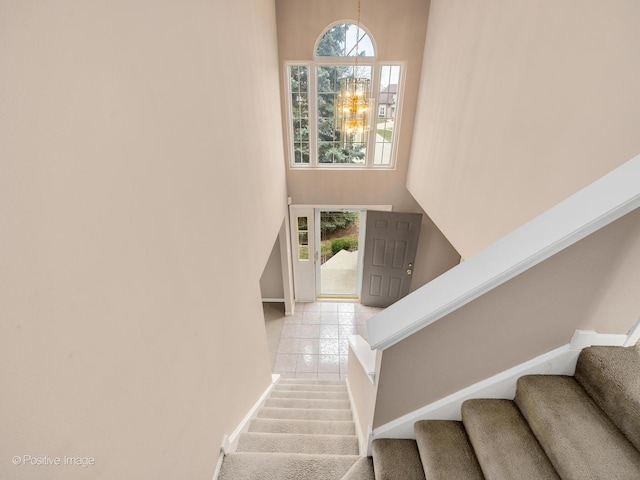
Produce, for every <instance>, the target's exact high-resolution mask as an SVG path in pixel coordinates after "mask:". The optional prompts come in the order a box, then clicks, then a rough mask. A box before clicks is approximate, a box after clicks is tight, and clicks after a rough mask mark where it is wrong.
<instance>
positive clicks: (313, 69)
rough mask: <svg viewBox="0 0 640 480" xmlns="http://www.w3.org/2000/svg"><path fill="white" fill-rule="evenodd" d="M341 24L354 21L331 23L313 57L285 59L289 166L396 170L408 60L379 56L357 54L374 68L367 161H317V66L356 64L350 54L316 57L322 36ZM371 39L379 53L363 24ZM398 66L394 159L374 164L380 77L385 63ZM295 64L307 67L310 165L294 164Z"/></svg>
mask: <svg viewBox="0 0 640 480" xmlns="http://www.w3.org/2000/svg"><path fill="white" fill-rule="evenodd" d="M342 23H353V21H351V20H341V21H337V22H334V23H332V24H331V25H329V27H327V28H326V29H325V30H324V31H323V32H322V34H321V35H320V36H319V37H318V39H317V40H316V43H315V45H314V48H313V54H314V57H313V60H311V61H309V60H302V61H286V62H284V76H283V78H284V79H285V82H284V84H285V96H286V122H287V128H286V143H287V148H286V152H287V155H288V157H289V162H288V163H289V168H291V169H296V170H298V169H299V170H308V169H322V170H345V169H356V170H394V169H395V168H396V156H397V151H398V139H399V136H400V123H401V122H400V119H401V118H402V97H403V96H404V81H405V71H406V62H399V61H380V60H378V58H377V56H374V57H358V66H370V67H371V90H372V95H373V96H374V103H375V104H374V106H373V112H375V115H372V116H371V117H372V121H373V122H375V125H373V126H372V129H371V131H370V134H369V135H368V138H367V150H366V152H367V154H366V160H365V163H364V164H357V163H340V164H337V163H334V164H329V163H327V164H325V163H322V164H320V163H318V111H317V109H318V88H317V87H318V67H321V66H332V65H353V64H354V63H355V58H356V57H354V56H351V57H317V56H315V52H316V51H317V47H318V42H320V40H321V39H322V37H323V36H324V35H325V34H326V33H327V32H328V31H329V30H330V29H331V28H333V27H334V26H335V25H337V24H342ZM360 27H361V28H362V29H363V30H364V31H365V32H366V33H367V34H368V35H369V38H370V39H371V43H372V45H373V48H374V52H377V51H378V50H377V46H376V44H375V40H374V38H373V36H372V35H371V33H370V32H369V30H368V29H366V28H364V27H362V25H361V26H360ZM388 65H391V66H399V67H400V78H399V79H398V94H397V95H396V105H395V107H396V110H395V123H394V128H393V138H392V140H391V149H392V150H391V161H390V163H389V164H388V165H374V158H375V147H376V141H375V140H376V133H375V130H376V128H375V127H376V126H377V122H378V119H379V118H380V117H379V116H378V114H379V111H378V99H379V96H380V76H381V70H382V67H383V66H388ZM294 66H305V67H307V69H308V78H307V85H308V88H309V91H308V100H309V163H308V164H299V163H297V164H296V163H294V161H295V155H294V144H293V125H292V116H293V106H292V104H291V96H292V95H291V93H292V92H291V77H290V68H291V67H294Z"/></svg>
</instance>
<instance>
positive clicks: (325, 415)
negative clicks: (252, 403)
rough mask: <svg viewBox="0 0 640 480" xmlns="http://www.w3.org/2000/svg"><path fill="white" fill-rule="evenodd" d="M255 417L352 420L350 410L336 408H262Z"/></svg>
mask: <svg viewBox="0 0 640 480" xmlns="http://www.w3.org/2000/svg"><path fill="white" fill-rule="evenodd" d="M256 417H257V418H279V419H285V420H342V421H347V422H348V421H352V420H353V414H352V413H351V410H349V409H338V408H278V407H262V408H260V409H259V410H258V412H257V414H256Z"/></svg>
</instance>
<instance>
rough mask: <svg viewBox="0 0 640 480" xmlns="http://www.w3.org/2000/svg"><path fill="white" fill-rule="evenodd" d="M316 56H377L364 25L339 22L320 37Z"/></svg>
mask: <svg viewBox="0 0 640 480" xmlns="http://www.w3.org/2000/svg"><path fill="white" fill-rule="evenodd" d="M315 56H316V57H355V56H359V57H375V56H376V54H375V49H374V48H373V42H372V41H371V37H370V36H369V34H368V33H367V31H366V30H365V29H364V28H362V26H358V25H354V24H353V23H338V24H336V25H334V26H332V27H329V28H328V29H327V30H326V31H325V33H324V34H323V35H322V36H321V37H320V40H319V41H318V43H317V45H316V50H315Z"/></svg>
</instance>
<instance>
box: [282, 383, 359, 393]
mask: <svg viewBox="0 0 640 480" xmlns="http://www.w3.org/2000/svg"><path fill="white" fill-rule="evenodd" d="M281 390H286V391H289V392H290V391H305V392H345V393H346V392H347V386H346V385H344V384H343V385H313V384H295V383H285V384H280V383H278V384H277V385H276V386H275V387H274V388H273V391H274V392H277V391H281Z"/></svg>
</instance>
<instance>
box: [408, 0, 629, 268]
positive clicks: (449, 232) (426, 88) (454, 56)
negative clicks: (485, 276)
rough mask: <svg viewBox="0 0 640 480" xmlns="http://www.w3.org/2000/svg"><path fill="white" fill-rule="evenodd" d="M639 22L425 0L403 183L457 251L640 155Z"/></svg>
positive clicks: (591, 7) (603, 7)
mask: <svg viewBox="0 0 640 480" xmlns="http://www.w3.org/2000/svg"><path fill="white" fill-rule="evenodd" d="M638 18H640V2H637V1H635V0H612V1H607V2H601V1H596V0H586V1H585V0H565V1H562V2H545V1H529V2H527V1H513V0H486V1H482V2H477V1H470V0H432V2H431V9H430V12H429V24H428V29H427V41H426V47H425V52H424V63H423V66H422V72H423V74H422V78H421V85H420V97H419V99H418V106H417V112H418V113H417V117H416V125H415V130H414V137H413V147H412V154H411V165H410V169H409V175H408V183H407V187H408V188H409V190H410V191H411V193H412V194H413V195H414V197H415V198H416V199H417V200H418V202H419V203H420V205H421V206H422V208H424V209H425V211H427V212H428V213H429V215H430V216H431V218H432V219H433V220H434V222H435V223H436V225H438V227H439V228H440V229H441V230H442V232H443V233H444V234H445V235H446V237H447V238H448V239H449V241H451V243H452V244H453V246H454V247H455V248H456V249H457V250H458V251H459V252H460V254H461V255H462V257H463V258H469V257H470V256H471V255H473V254H474V253H476V252H478V251H479V250H481V249H482V248H484V247H486V246H488V245H489V244H491V243H492V242H494V241H495V240H497V239H498V238H500V237H502V236H503V235H505V234H507V233H509V232H510V231H511V230H513V229H514V228H516V227H518V226H520V225H522V224H524V223H526V222H527V221H528V220H530V219H532V218H534V217H535V216H537V215H539V214H540V213H542V212H543V211H545V210H547V209H548V208H550V207H552V206H553V205H555V204H556V203H558V202H559V201H561V200H562V199H564V198H566V197H568V196H569V195H570V194H572V193H574V192H576V191H578V190H579V189H581V188H582V187H584V186H586V185H588V184H589V183H591V182H592V181H594V180H596V179H597V178H599V177H600V176H602V175H603V174H605V173H606V172H609V171H611V170H613V169H614V168H615V167H617V166H619V165H621V164H622V163H624V162H625V161H627V160H629V159H630V158H632V157H633V156H635V155H636V154H638V153H640V136H638V125H640V89H638V78H640V51H639V48H638V46H639V45H640V28H638V25H637V19H638Z"/></svg>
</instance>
